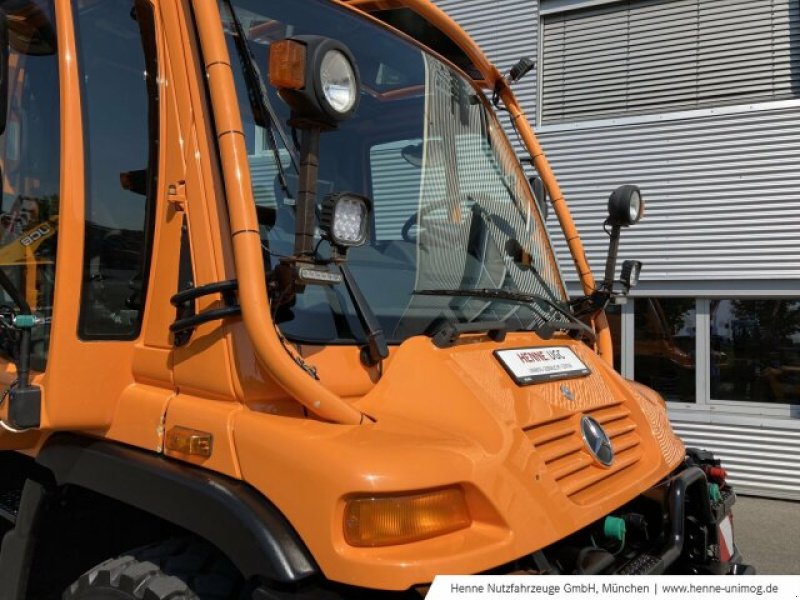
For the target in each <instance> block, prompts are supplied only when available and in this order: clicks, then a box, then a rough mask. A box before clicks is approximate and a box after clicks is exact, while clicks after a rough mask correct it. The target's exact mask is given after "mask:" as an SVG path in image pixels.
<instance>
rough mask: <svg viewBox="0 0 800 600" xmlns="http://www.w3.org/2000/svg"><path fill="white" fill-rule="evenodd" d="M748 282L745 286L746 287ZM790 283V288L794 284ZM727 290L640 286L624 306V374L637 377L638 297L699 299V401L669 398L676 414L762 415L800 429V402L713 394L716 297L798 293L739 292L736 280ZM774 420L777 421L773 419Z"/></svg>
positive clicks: (734, 419)
mask: <svg viewBox="0 0 800 600" xmlns="http://www.w3.org/2000/svg"><path fill="white" fill-rule="evenodd" d="M744 287H745V286H742V288H744ZM790 287H791V285H787V286H786V288H790ZM731 288H732V289H730V290H727V293H717V294H708V293H705V294H698V293H691V291H690V290H689V289H687V288H684V289H683V290H678V289H677V288H676V289H674V290H671V291H665V290H659V291H655V290H653V291H649V290H636V291H635V292H634V293H632V294H631V297H630V299H629V300H628V302H627V304H625V305H624V306H623V308H622V332H621V335H622V345H621V352H622V356H621V362H620V364H621V370H622V372H621V374H622V376H623V377H626V378H629V379H635V375H636V374H635V370H634V368H633V363H634V358H633V357H634V347H633V343H634V339H635V330H634V304H635V303H634V302H633V300H634V299H635V298H653V297H659V298H669V297H680V298H692V297H693V298H694V299H695V307H696V309H695V328H696V329H695V330H696V335H695V357H696V358H695V360H696V361H697V362H696V365H695V369H696V370H695V377H696V388H695V389H696V402H694V403H687V402H674V401H667V407H668V408H669V411H670V414H671V416H672V418H676V417H678V420H690V421H702V422H709V421H710V422H730V423H739V422H741V423H746V424H752V423H753V418H754V417H758V418H759V423H760V424H761V425H763V426H765V427H766V426H771V425H773V424H778V426H780V427H787V426H788V427H789V428H790V429H797V430H800V419H798V416H800V403H798V404H786V403H774V402H750V401H742V400H726V399H724V398H713V397H712V396H711V376H710V375H711V374H710V366H711V331H710V308H711V302H712V300H731V299H747V300H782V299H784V300H785V299H797V294H796V292H795V293H791V292H790V291H788V289H776V290H771V291H767V290H761V291H759V290H753V291H748V290H745V289H740V291H739V292H738V293H737V291H736V289H735V288H736V282H731ZM773 421H774V423H772V422H773Z"/></svg>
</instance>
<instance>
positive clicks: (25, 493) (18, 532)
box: [0, 480, 47, 600]
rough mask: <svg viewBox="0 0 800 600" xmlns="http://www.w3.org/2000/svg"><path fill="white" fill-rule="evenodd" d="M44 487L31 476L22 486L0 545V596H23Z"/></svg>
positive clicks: (6, 599)
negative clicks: (6, 531) (13, 521)
mask: <svg viewBox="0 0 800 600" xmlns="http://www.w3.org/2000/svg"><path fill="white" fill-rule="evenodd" d="M46 497H47V491H46V490H45V487H44V486H43V485H42V484H40V483H37V482H35V481H32V480H28V481H27V482H26V483H25V487H24V488H23V490H22V497H21V499H20V503H19V507H18V512H17V514H16V518H15V525H14V528H13V529H12V530H11V531H9V532H8V533H7V534H6V535H5V537H4V538H3V543H2V546H0V597H2V598H3V600H26V598H27V597H28V594H27V591H28V577H29V574H30V570H31V564H32V561H33V552H34V549H35V547H36V526H37V523H38V522H39V514H40V512H42V509H43V507H44V505H45V503H46Z"/></svg>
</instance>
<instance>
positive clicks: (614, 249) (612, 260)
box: [601, 221, 621, 294]
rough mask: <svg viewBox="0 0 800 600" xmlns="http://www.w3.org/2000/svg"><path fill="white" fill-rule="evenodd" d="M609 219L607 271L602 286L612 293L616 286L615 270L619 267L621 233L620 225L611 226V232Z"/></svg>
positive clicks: (606, 224)
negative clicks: (618, 256)
mask: <svg viewBox="0 0 800 600" xmlns="http://www.w3.org/2000/svg"><path fill="white" fill-rule="evenodd" d="M608 224H609V223H608V221H606V223H605V226H606V231H607V232H608V237H609V240H608V257H607V258H606V273H605V277H604V278H603V283H602V284H601V287H602V289H603V290H605V291H606V292H607V293H609V294H610V293H611V291H612V289H613V287H614V271H616V269H617V255H618V254H619V237H620V235H619V233H620V229H621V228H620V226H619V225H613V226H612V227H611V231H610V232H609V231H608V229H607V227H608Z"/></svg>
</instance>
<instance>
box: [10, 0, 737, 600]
mask: <svg viewBox="0 0 800 600" xmlns="http://www.w3.org/2000/svg"><path fill="white" fill-rule="evenodd" d="M0 9H2V11H3V13H2V14H0V46H2V49H3V50H4V55H3V57H2V61H0V62H3V65H2V69H3V73H4V75H5V76H4V77H2V85H3V86H4V87H3V89H2V91H0V94H4V95H5V96H6V98H7V102H6V105H7V106H8V110H7V113H6V115H4V125H3V127H0V129H2V137H0V149H2V171H3V177H2V181H3V198H2V206H0V213H2V215H0V226H1V227H2V231H0V235H1V236H2V239H0V261H2V262H0V287H2V293H3V296H2V305H0V326H1V328H0V383H2V385H3V387H4V389H5V392H4V395H3V399H2V402H1V403H0V426H2V430H0V450H2V452H1V453H0V464H2V465H3V470H2V475H0V516H2V517H3V519H0V521H2V525H0V532H5V536H4V538H3V543H2V549H1V550H0V595H2V596H3V597H4V598H6V597H7V598H28V597H43V598H47V597H54V598H55V597H62V595H63V597H64V598H70V599H78V598H96V597H107V596H109V595H110V596H112V597H120V598H134V597H140V596H139V595H137V594H141V593H145V592H147V593H148V594H150V595H149V596H147V597H153V598H162V597H163V598H167V597H169V598H195V597H200V598H244V597H247V598H251V597H252V598H264V599H266V598H306V597H331V598H340V597H347V598H352V597H370V598H372V597H379V596H380V595H381V594H385V595H387V597H393V596H396V595H399V596H401V597H419V596H421V595H424V593H425V590H426V589H427V586H428V585H429V584H430V582H431V581H432V580H433V579H434V578H435V577H436V575H437V574H442V573H448V574H454V573H463V574H470V573H485V572H493V573H512V572H526V573H564V574H566V573H617V574H623V573H630V574H634V573H649V574H657V573H665V572H678V573H720V574H722V573H741V572H750V571H751V568H750V567H747V566H746V565H744V564H742V563H741V557H740V556H739V554H738V552H737V550H736V548H735V544H734V543H733V535H732V529H731V524H730V511H731V506H732V505H733V503H734V501H735V494H734V493H733V490H732V489H731V488H730V486H729V485H728V484H727V483H726V481H725V471H724V469H722V468H721V466H720V465H719V461H717V460H716V459H714V457H713V456H711V455H710V454H708V453H705V452H702V451H699V450H686V449H685V448H684V446H683V444H682V443H681V441H680V440H679V439H678V438H677V437H676V436H675V435H674V433H673V432H672V429H671V428H670V425H669V420H668V418H667V413H666V406H665V403H664V401H663V399H662V398H660V396H659V395H658V394H657V393H656V392H654V391H653V390H651V389H649V388H646V387H645V386H642V385H640V384H637V383H635V382H629V381H626V380H624V379H622V378H621V377H620V376H619V375H618V374H617V373H616V372H615V371H614V370H613V368H612V366H611V364H612V354H613V345H612V342H611V338H610V333H609V328H608V323H607V321H606V318H605V314H604V311H603V308H604V307H605V306H606V304H607V303H608V302H609V301H612V300H613V299H614V298H616V297H619V296H621V295H624V292H625V291H627V289H628V287H629V286H630V285H631V284H632V283H634V281H633V280H635V276H636V275H638V269H639V268H640V267H641V265H639V264H633V263H626V264H625V265H623V268H622V270H621V274H620V276H619V278H617V276H616V254H617V246H616V244H617V243H618V239H619V233H620V230H621V229H624V228H625V227H627V226H629V225H632V224H634V223H635V222H636V221H638V219H639V218H640V217H641V214H642V212H643V203H642V201H641V195H640V193H639V191H638V189H636V188H635V186H630V185H627V186H622V187H621V188H619V189H618V190H617V191H615V192H614V194H612V196H611V198H610V199H609V219H608V221H607V223H606V225H607V226H608V227H609V232H610V235H611V240H612V241H611V246H610V252H609V263H608V265H607V268H606V274H605V278H604V279H603V280H602V281H597V282H596V281H595V279H594V277H593V275H592V272H591V269H590V268H589V265H588V264H587V262H586V259H585V256H584V253H583V248H582V245H581V242H580V237H579V236H578V234H577V231H576V230H575V227H574V224H573V223H572V218H571V216H570V214H569V210H568V208H567V203H566V200H565V199H564V197H563V194H562V193H561V191H560V189H559V187H558V183H557V181H556V178H555V176H554V174H553V172H552V170H551V169H550V167H549V164H548V162H547V159H546V158H545V155H544V153H543V151H542V149H541V147H540V146H539V144H538V142H537V140H536V136H535V134H534V132H533V130H532V128H531V126H530V124H528V122H527V121H526V119H525V116H524V115H523V114H522V112H521V110H520V107H519V105H518V103H517V101H516V100H515V98H514V94H513V91H512V86H513V83H514V81H515V80H517V79H519V78H520V77H522V76H523V75H524V71H525V70H526V69H527V68H528V66H526V64H525V62H524V61H521V63H520V64H519V65H517V67H515V69H512V72H511V73H509V74H503V73H501V72H500V71H499V70H498V69H497V68H496V67H495V66H494V65H492V64H491V63H490V62H489V61H488V60H487V59H486V57H485V56H484V55H483V54H482V53H481V51H480V49H479V48H478V47H477V46H476V45H475V44H474V43H473V42H472V41H471V40H470V39H469V37H468V36H467V35H466V34H465V33H464V32H463V30H461V29H460V28H459V27H458V26H457V25H456V24H455V23H454V22H453V21H451V20H450V19H449V18H448V17H447V16H446V15H445V14H444V13H443V12H442V11H441V10H439V9H437V8H436V7H435V6H434V5H433V4H431V3H430V2H428V1H427V0H389V1H384V0H381V1H378V0H350V1H344V0H342V1H330V0H302V1H300V0H268V1H264V0H220V1H218V2H217V1H212V0H154V1H150V0H15V1H13V2H12V1H7V2H0ZM6 58H7V60H6ZM503 112H504V113H507V115H508V119H509V123H510V125H511V127H512V128H513V129H515V130H516V131H517V133H518V136H519V141H520V145H519V146H516V147H515V146H514V145H513V144H512V143H511V142H510V141H509V139H508V137H507V136H506V134H505V132H504V129H503V125H502V122H501V120H500V118H499V117H498V113H503ZM520 153H521V154H520ZM520 157H522V159H521V158H520ZM523 161H524V162H525V163H529V164H527V165H526V166H527V168H528V169H529V171H530V170H531V169H532V170H533V171H535V175H536V176H537V177H538V178H539V179H538V180H537V184H536V185H532V182H531V180H529V178H528V176H529V175H531V174H532V172H533V171H531V172H526V170H525V168H523ZM542 188H543V189H542ZM545 191H546V194H547V196H549V198H550V199H551V200H550V202H551V206H552V209H553V212H554V214H555V217H556V218H557V220H558V224H559V227H560V229H561V232H562V233H563V235H564V236H565V237H566V239H567V244H568V247H569V249H570V252H571V255H572V258H573V261H574V263H575V265H576V268H577V271H578V273H579V275H580V277H581V283H582V285H583V289H584V294H585V296H584V297H582V298H578V299H570V298H569V297H568V295H567V291H566V286H565V284H564V281H563V278H562V275H561V271H560V269H559V266H558V263H557V260H556V256H555V253H554V250H553V245H552V243H551V240H550V234H549V232H548V228H547V226H546V225H545V212H544V210H543V201H544V200H545V198H544V196H545V193H544V192H545ZM599 225H600V224H598V226H599ZM620 290H622V291H620ZM626 531H627V533H626ZM41 572H47V573H48V574H49V576H48V577H47V578H46V580H45V579H44V578H42V577H37V573H41ZM103 594H106V596H103Z"/></svg>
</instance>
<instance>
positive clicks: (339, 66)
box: [319, 50, 358, 114]
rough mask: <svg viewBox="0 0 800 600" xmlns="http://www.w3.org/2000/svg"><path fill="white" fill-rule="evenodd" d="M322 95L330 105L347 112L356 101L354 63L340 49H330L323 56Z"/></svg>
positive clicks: (340, 111)
mask: <svg viewBox="0 0 800 600" xmlns="http://www.w3.org/2000/svg"><path fill="white" fill-rule="evenodd" d="M319 79H320V84H321V87H322V95H323V96H324V98H325V101H326V102H327V103H328V104H329V105H330V107H331V108H332V109H333V110H335V111H336V112H338V113H341V114H345V113H347V112H348V111H349V110H350V109H352V108H353V105H354V104H355V103H356V98H357V94H358V87H357V83H356V74H355V70H354V69H353V65H352V64H351V63H350V61H349V60H348V58H347V56H345V55H344V53H343V52H341V51H339V50H329V51H328V52H326V53H325V56H323V57H322V63H321V64H320V73H319Z"/></svg>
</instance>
